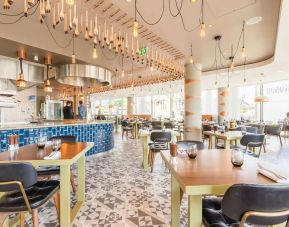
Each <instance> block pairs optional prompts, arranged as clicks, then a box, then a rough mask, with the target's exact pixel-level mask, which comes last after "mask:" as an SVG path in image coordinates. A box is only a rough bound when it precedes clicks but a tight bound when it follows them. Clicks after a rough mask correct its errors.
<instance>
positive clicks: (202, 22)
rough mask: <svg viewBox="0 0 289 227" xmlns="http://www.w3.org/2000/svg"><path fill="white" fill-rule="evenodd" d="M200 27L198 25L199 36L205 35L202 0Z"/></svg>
mask: <svg viewBox="0 0 289 227" xmlns="http://www.w3.org/2000/svg"><path fill="white" fill-rule="evenodd" d="M201 19H202V20H201V27H200V36H201V38H203V37H205V36H206V25H205V22H204V0H202V5H201Z"/></svg>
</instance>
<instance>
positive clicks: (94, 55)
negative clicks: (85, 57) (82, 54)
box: [92, 44, 98, 59]
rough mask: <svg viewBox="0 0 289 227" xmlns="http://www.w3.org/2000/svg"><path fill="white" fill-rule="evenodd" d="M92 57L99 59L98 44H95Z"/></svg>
mask: <svg viewBox="0 0 289 227" xmlns="http://www.w3.org/2000/svg"><path fill="white" fill-rule="evenodd" d="M92 58H93V59H97V58H98V54H97V50H96V44H93V49H92Z"/></svg>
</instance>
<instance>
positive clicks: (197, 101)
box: [184, 63, 202, 141]
mask: <svg viewBox="0 0 289 227" xmlns="http://www.w3.org/2000/svg"><path fill="white" fill-rule="evenodd" d="M201 75H202V65H201V64H192V63H187V64H186V65H185V83H184V85H185V89H184V96H185V97H184V100H185V122H184V138H185V140H199V141H201V140H202V97H201V96H202V87H201Z"/></svg>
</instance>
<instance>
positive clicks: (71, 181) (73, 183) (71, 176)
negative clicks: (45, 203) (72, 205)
mask: <svg viewBox="0 0 289 227" xmlns="http://www.w3.org/2000/svg"><path fill="white" fill-rule="evenodd" d="M70 184H71V187H72V191H73V192H74V193H75V192H76V186H75V182H74V175H73V173H72V171H70Z"/></svg>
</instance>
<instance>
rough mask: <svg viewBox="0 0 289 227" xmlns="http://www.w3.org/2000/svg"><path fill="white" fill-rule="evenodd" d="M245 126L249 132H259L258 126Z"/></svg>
mask: <svg viewBox="0 0 289 227" xmlns="http://www.w3.org/2000/svg"><path fill="white" fill-rule="evenodd" d="M245 128H246V132H248V133H254V134H257V132H258V128H257V127H253V126H247V127H245Z"/></svg>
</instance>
